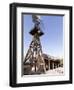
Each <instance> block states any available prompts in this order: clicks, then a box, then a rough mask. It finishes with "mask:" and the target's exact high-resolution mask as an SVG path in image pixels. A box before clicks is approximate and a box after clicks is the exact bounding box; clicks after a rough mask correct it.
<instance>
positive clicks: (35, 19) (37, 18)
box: [32, 15, 40, 23]
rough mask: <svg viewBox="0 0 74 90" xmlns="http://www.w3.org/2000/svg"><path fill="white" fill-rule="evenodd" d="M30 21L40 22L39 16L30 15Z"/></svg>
mask: <svg viewBox="0 0 74 90" xmlns="http://www.w3.org/2000/svg"><path fill="white" fill-rule="evenodd" d="M32 20H33V22H34V23H36V22H40V16H39V15H32Z"/></svg>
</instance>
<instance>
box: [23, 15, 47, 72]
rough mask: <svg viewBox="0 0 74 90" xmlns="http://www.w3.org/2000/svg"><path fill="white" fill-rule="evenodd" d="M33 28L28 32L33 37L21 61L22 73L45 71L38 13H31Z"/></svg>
mask: <svg viewBox="0 0 74 90" xmlns="http://www.w3.org/2000/svg"><path fill="white" fill-rule="evenodd" d="M32 20H33V23H34V28H33V29H32V30H31V31H30V32H29V33H30V34H31V35H32V37H33V39H32V41H31V43H30V46H29V49H28V51H27V54H26V56H25V59H24V62H23V66H24V68H23V72H24V74H41V73H45V72H46V68H45V61H44V58H43V56H42V55H43V52H42V46H41V42H40V37H41V36H42V35H44V33H43V32H42V30H41V28H40V24H41V19H40V16H39V15H32Z"/></svg>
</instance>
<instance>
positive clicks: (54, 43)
mask: <svg viewBox="0 0 74 90" xmlns="http://www.w3.org/2000/svg"><path fill="white" fill-rule="evenodd" d="M41 20H42V21H43V24H44V28H43V29H42V31H43V32H44V35H43V36H41V37H40V40H41V44H42V50H43V53H46V54H48V55H52V56H55V57H57V56H59V57H61V56H63V16H55V15H54V16H53V15H48V16H47V15H41ZM33 26H34V23H33V22H32V16H31V15H30V14H24V15H23V42H24V43H23V47H24V56H25V54H26V53H27V50H28V48H29V45H30V42H31V41H32V36H31V35H30V34H29V32H30V30H31V29H32V28H33Z"/></svg>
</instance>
